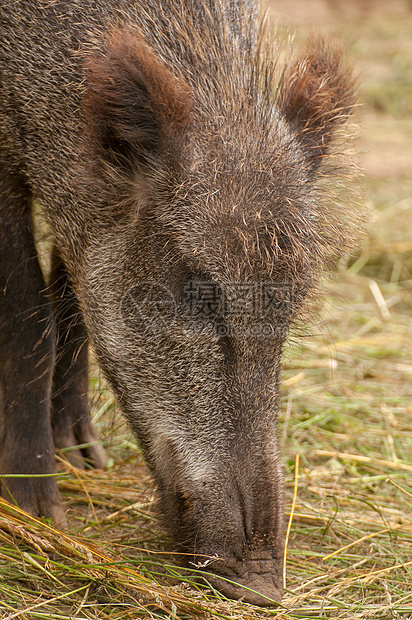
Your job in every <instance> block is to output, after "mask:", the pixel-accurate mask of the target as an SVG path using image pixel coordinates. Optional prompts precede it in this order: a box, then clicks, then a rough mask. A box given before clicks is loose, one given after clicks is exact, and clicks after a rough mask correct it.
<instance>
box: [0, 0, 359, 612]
mask: <svg viewBox="0 0 412 620" xmlns="http://www.w3.org/2000/svg"><path fill="white" fill-rule="evenodd" d="M0 32H1V42H2V43H1V46H0V79H1V84H0V174H1V178H0V217H1V222H2V226H1V228H0V266H1V268H0V294H1V296H0V435H1V440H0V474H1V473H3V474H4V473H8V472H18V473H32V472H35V473H44V472H52V471H53V459H52V441H53V440H54V443H55V445H57V446H58V447H59V446H60V447H67V446H69V445H71V444H74V443H76V442H78V441H80V442H81V441H82V440H86V441H88V440H89V439H93V438H94V433H93V429H92V428H91V426H90V420H89V416H88V408H87V403H86V397H85V392H86V389H87V376H86V370H87V368H86V364H87V354H86V353H87V352H86V347H85V343H86V333H87V336H88V338H89V339H90V341H91V344H92V346H93V348H94V351H95V354H96V357H97V359H98V361H99V364H100V366H101V368H102V369H103V371H104V373H105V375H106V377H107V378H108V380H109V382H110V384H111V386H112V388H113V390H114V392H115V393H116V395H117V398H118V400H119V403H120V405H121V406H122V408H123V411H124V413H125V415H126V417H127V419H128V421H129V422H130V425H131V427H132V429H133V431H134V433H135V434H136V437H137V438H138V439H139V441H140V444H141V446H142V449H143V452H144V454H145V458H146V461H147V464H148V466H149V468H150V470H151V472H152V474H153V476H154V478H155V481H156V484H157V487H158V490H159V497H160V503H161V508H162V511H163V514H164V517H165V523H166V525H167V527H168V528H169V530H170V531H171V533H172V534H173V536H174V538H175V540H176V543H177V544H178V545H179V548H180V549H181V550H183V551H184V552H185V553H186V554H187V556H188V557H189V558H190V559H191V561H192V562H193V561H194V562H203V561H204V559H205V556H212V557H214V559H213V561H212V562H211V563H210V564H208V566H207V570H210V575H209V577H208V579H209V580H210V581H211V582H212V583H213V584H214V585H216V586H217V587H219V588H220V589H221V590H222V591H223V592H224V593H226V594H227V595H229V596H232V597H241V596H243V595H245V598H246V599H247V600H248V601H250V602H254V603H258V604H262V605H268V604H271V601H272V602H273V600H279V599H280V597H281V592H282V584H281V573H282V556H283V533H282V519H283V484H282V467H281V460H280V457H279V447H278V438H277V406H278V400H279V376H280V362H281V352H282V346H283V343H284V341H285V339H286V337H287V334H288V330H289V327H290V325H291V323H292V322H293V321H296V320H297V319H298V318H299V317H300V316H301V314H302V309H303V308H304V307H305V303H304V302H305V300H306V299H307V298H308V296H310V295H311V294H312V295H313V291H315V290H316V285H317V282H318V280H319V278H320V277H321V275H322V273H323V271H325V270H327V269H329V268H330V267H331V266H332V265H333V264H334V262H335V261H336V259H337V258H339V257H340V256H342V255H343V254H344V252H345V249H346V248H347V247H348V246H349V245H350V243H351V238H352V234H353V229H354V226H353V221H354V220H353V217H352V215H353V211H351V210H349V209H348V208H347V204H346V203H345V202H342V201H341V200H340V197H338V196H335V195H334V193H333V183H329V184H328V179H330V180H331V181H333V180H334V179H335V178H336V176H337V175H338V170H339V167H338V166H337V165H336V162H334V165H331V163H330V162H331V161H332V162H333V156H334V154H335V152H336V151H338V150H339V149H338V143H337V140H336V136H337V134H338V133H339V131H340V130H341V129H342V125H343V123H344V122H345V121H346V120H347V118H348V116H349V114H350V109H351V106H352V103H353V101H354V87H353V81H352V77H351V73H350V71H349V69H348V68H347V67H346V65H345V62H344V61H343V60H342V58H341V54H340V52H339V51H337V48H335V47H334V46H333V45H331V44H330V43H325V42H322V41H315V40H314V41H313V42H312V43H311V44H310V46H309V49H308V51H307V52H305V53H304V54H303V56H302V57H301V58H298V59H297V60H296V61H293V60H288V61H287V62H286V68H285V70H284V71H283V76H282V75H281V76H280V77H279V73H281V71H280V68H279V67H278V62H279V60H278V54H277V51H276V48H275V47H274V45H273V41H271V39H270V37H269V36H268V34H267V31H266V30H265V28H264V23H263V18H262V17H261V15H260V14H259V11H258V9H257V7H256V6H255V5H254V3H253V2H252V1H251V0H236V1H233V0H162V1H161V2H158V0H144V1H143V0H135V1H134V2H130V1H129V0H116V2H111V0H96V1H95V2H88V3H85V2H84V1H83V0H71V1H70V2H67V3H66V2H61V1H60V0H15V1H14V2H11V3H6V4H5V5H4V6H2V10H1V12H0ZM330 156H332V158H331V157H330ZM33 198H35V199H36V200H37V201H40V202H41V203H42V204H43V207H44V212H45V215H46V218H47V220H48V222H49V224H50V227H51V231H52V233H53V236H54V243H55V246H54V252H53V255H54V258H53V269H52V286H51V287H50V291H49V292H50V296H51V299H50V298H49V296H48V295H45V294H44V288H45V284H44V281H43V276H42V274H41V271H40V268H39V264H38V260H37V257H36V256H35V249H34V243H33V234H32V230H31V220H30V203H31V200H32V199H33ZM351 218H352V219H351ZM348 224H349V225H348ZM23 319H24V320H23ZM45 327H47V330H46V329H45ZM77 374H78V375H79V376H78V380H77V381H76V375H77ZM83 456H86V458H89V459H91V460H92V462H93V463H94V464H95V465H97V466H98V465H101V464H102V460H103V458H104V455H103V456H102V454H101V452H100V451H99V449H97V448H95V449H93V448H91V449H90V450H89V451H88V453H87V454H86V455H84V454H81V453H80V452H77V453H75V458H76V459H77V462H78V463H80V464H82V460H81V459H82V457H83ZM9 480H10V481H9V482H7V485H6V483H5V482H4V481H3V482H2V486H1V490H0V492H1V494H2V495H3V496H4V497H8V498H14V500H15V501H17V502H18V503H19V504H20V505H22V506H24V507H25V508H26V509H27V510H29V511H30V512H32V513H34V514H46V515H57V516H58V515H59V514H60V510H61V507H60V505H59V501H60V500H59V494H58V490H57V486H56V484H55V481H54V480H53V479H51V478H46V479H41V478H39V479H36V480H35V481H33V480H32V479H24V478H23V479H22V478H19V479H13V478H10V479H9ZM222 576H223V577H224V578H228V579H229V580H230V582H234V583H228V582H227V581H224V580H222V579H221V578H220V577H222ZM243 586H247V587H249V588H252V589H255V590H256V591H257V592H256V593H253V592H250V591H247V590H246V591H245V590H244V588H243ZM265 597H266V598H265Z"/></svg>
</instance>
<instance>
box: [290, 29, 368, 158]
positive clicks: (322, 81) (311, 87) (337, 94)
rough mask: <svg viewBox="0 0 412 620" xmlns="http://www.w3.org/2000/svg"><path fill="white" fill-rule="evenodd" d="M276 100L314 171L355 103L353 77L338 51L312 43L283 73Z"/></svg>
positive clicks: (330, 45)
mask: <svg viewBox="0 0 412 620" xmlns="http://www.w3.org/2000/svg"><path fill="white" fill-rule="evenodd" d="M278 97H279V99H278V101H279V106H280V109H281V112H282V113H283V115H284V117H285V118H286V120H287V122H288V123H289V125H290V126H291V127H292V129H293V130H295V131H296V137H297V138H298V140H299V141H300V142H301V144H302V147H303V149H304V151H305V153H306V155H307V157H308V160H309V163H310V167H311V168H312V170H317V169H318V168H319V166H320V164H321V162H322V157H323V156H324V155H326V154H327V152H328V148H329V146H330V144H331V142H332V140H333V137H334V132H335V130H336V129H337V128H338V127H339V126H340V125H342V124H344V123H345V122H346V121H347V119H348V117H349V115H350V113H351V110H352V107H353V105H354V103H355V99H356V94H355V86H354V81H353V78H352V73H351V70H350V69H349V68H348V67H347V66H346V65H345V63H344V62H343V60H342V53H341V50H339V49H338V48H337V47H336V45H334V44H333V43H332V42H326V41H323V40H316V39H312V40H311V41H310V42H309V44H308V46H307V50H306V54H305V55H304V56H303V57H302V58H299V59H297V60H296V61H295V62H294V63H293V64H291V65H290V66H289V67H288V68H287V69H286V71H285V73H284V75H283V79H282V82H281V85H280V88H279V95H278Z"/></svg>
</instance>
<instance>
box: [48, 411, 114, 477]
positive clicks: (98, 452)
mask: <svg viewBox="0 0 412 620" xmlns="http://www.w3.org/2000/svg"><path fill="white" fill-rule="evenodd" d="M53 441H54V445H55V448H56V449H57V450H64V451H65V457H66V459H67V460H68V461H69V463H71V465H74V466H75V467H77V469H85V463H87V464H89V465H91V466H92V467H94V468H95V469H104V467H105V464H106V461H107V456H106V452H105V450H104V448H103V446H102V445H101V444H100V443H99V438H98V435H97V433H96V431H95V429H94V428H93V425H92V423H91V422H90V420H88V421H87V422H86V423H80V422H78V423H77V424H73V425H72V426H69V425H67V427H66V428H61V427H60V428H54V429H53ZM84 444H90V445H88V446H87V448H76V446H82V445H84Z"/></svg>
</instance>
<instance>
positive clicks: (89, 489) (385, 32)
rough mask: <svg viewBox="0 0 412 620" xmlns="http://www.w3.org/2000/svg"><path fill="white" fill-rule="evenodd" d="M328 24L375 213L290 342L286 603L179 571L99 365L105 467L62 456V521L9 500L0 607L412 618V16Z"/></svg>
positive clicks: (95, 401)
mask: <svg viewBox="0 0 412 620" xmlns="http://www.w3.org/2000/svg"><path fill="white" fill-rule="evenodd" d="M345 20H346V21H345ZM332 28H333V29H334V30H335V31H336V32H338V33H339V34H340V35H341V36H342V37H343V39H344V40H345V41H346V42H347V44H348V46H349V47H350V50H351V54H352V56H353V57H354V58H355V62H356V66H357V68H358V69H359V71H360V73H361V78H360V83H361V87H362V99H363V104H364V105H363V111H362V126H363V132H362V134H361V138H360V151H361V152H363V155H362V161H361V163H362V165H363V167H364V168H365V170H366V180H365V185H366V191H365V196H366V198H365V204H367V206H368V207H369V209H370V213H371V216H370V219H369V222H368V231H367V235H366V238H365V240H364V242H363V250H362V251H359V252H358V254H357V255H356V256H354V257H353V258H352V259H351V261H350V262H349V263H348V264H345V265H340V268H339V271H338V274H337V276H336V278H335V280H333V282H331V283H329V284H328V285H327V292H326V296H325V300H324V302H323V308H322V311H321V317H320V320H319V321H318V323H317V324H316V325H313V326H312V327H311V330H310V332H309V331H308V335H307V336H306V337H305V338H304V339H303V341H301V342H300V344H299V345H298V346H296V345H295V346H291V347H290V348H289V349H288V350H287V351H286V353H285V365H284V373H283V392H282V408H281V427H280V434H281V438H282V443H283V444H284V445H283V454H284V464H285V471H286V497H287V502H286V520H287V521H288V520H290V524H291V528H290V533H289V535H288V540H287V562H286V593H285V597H284V600H283V601H282V606H281V607H278V608H273V609H272V610H262V609H259V608H255V607H253V606H251V605H247V604H243V603H241V602H231V601H227V600H225V599H224V597H222V596H221V595H219V594H218V593H217V592H215V591H213V590H211V589H210V588H207V586H205V584H204V582H203V583H202V575H201V570H193V571H188V570H184V569H182V568H180V567H179V564H178V560H179V558H178V556H177V554H176V553H175V550H174V548H173V543H172V542H171V541H170V540H169V539H168V537H167V535H166V534H165V532H164V530H163V529H162V525H161V522H160V520H159V517H158V514H157V511H156V495H155V492H154V489H153V485H152V482H151V480H150V478H149V477H148V475H147V472H146V470H145V468H144V464H143V462H142V457H141V454H140V452H139V450H138V448H137V446H136V444H135V441H134V439H133V437H132V435H131V434H130V431H129V430H128V428H127V427H126V425H125V423H124V422H123V420H122V418H121V417H120V415H119V412H118V410H117V408H116V405H115V403H114V401H113V399H112V396H111V394H110V392H108V391H107V389H106V388H105V386H104V384H103V383H102V382H101V381H100V379H99V374H98V373H97V372H95V373H93V375H92V378H91V397H92V405H93V413H94V418H95V422H96V425H97V426H98V428H99V430H100V431H101V434H102V438H103V442H104V444H105V447H106V449H107V451H108V453H109V455H110V462H109V467H108V469H107V470H105V471H104V472H97V471H83V472H81V471H77V470H73V469H71V468H70V467H69V466H68V465H67V464H64V463H62V462H60V464H59V474H58V480H59V486H60V489H61V492H62V494H63V497H64V500H65V503H66V506H67V514H68V520H69V529H68V530H67V531H66V532H60V531H58V530H56V529H54V528H53V527H52V525H51V524H50V523H48V522H46V521H44V520H43V521H40V520H37V519H34V518H32V517H30V516H28V515H26V514H24V513H22V512H21V511H20V510H19V509H18V508H15V507H12V506H10V505H9V504H7V503H5V502H0V520H1V529H0V618H2V619H6V618H8V619H9V620H11V619H12V618H22V619H26V620H28V619H32V618H44V619H46V618H47V619H59V620H66V619H67V620H68V619H69V618H70V619H71V618H73V619H76V620H83V619H96V618H98V619H105V618H110V619H111V620H117V619H120V618H122V619H123V618H182V619H184V618H225V619H226V618H227V619H229V618H230V619H242V620H244V619H248V618H279V619H284V620H287V619H292V618H293V619H295V618H296V619H305V618H306V619H309V618H310V619H317V618H319V619H320V618H322V619H325V618H330V619H335V618H347V619H351V620H352V619H359V620H366V619H372V620H377V619H385V620H387V619H390V618H394V619H395V618H396V619H400V618H403V619H407V618H412V400H411V396H412V382H411V379H412V321H411V313H412V311H411V308H412V304H411V301H412V299H411V298H412V242H411V239H410V230H411V229H412V179H411V176H410V170H411V169H412V149H411V146H412V122H411V121H410V112H411V110H412V89H411V86H410V85H411V72H412V61H411V58H412V56H411V51H412V50H411V47H412V43H411V41H412V15H411V14H406V15H403V16H398V17H395V16H393V17H391V18H384V17H383V16H382V15H378V14H376V15H371V16H369V17H367V18H365V19H363V20H360V19H355V20H352V21H348V18H345V19H342V20H341V21H340V24H339V26H337V25H336V24H334V23H332ZM297 455H298V458H297ZM294 496H295V500H296V501H295V504H294V506H293V509H292V499H293V497H294Z"/></svg>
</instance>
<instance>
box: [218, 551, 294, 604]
mask: <svg viewBox="0 0 412 620" xmlns="http://www.w3.org/2000/svg"><path fill="white" fill-rule="evenodd" d="M265 556H266V557H265ZM281 568H282V566H281V562H280V561H278V560H277V559H276V558H272V557H271V552H270V551H268V552H266V554H262V553H260V554H259V556H258V558H254V557H253V556H252V557H249V558H248V559H246V560H244V561H240V562H236V563H233V562H229V563H226V564H225V562H224V561H223V562H221V561H218V562H217V563H216V566H215V565H214V564H212V565H211V566H210V570H214V571H215V572H214V573H213V574H210V575H208V576H207V581H208V582H209V583H210V585H211V586H213V587H214V588H216V589H217V590H219V592H221V593H222V594H224V595H225V596H227V597H228V598H231V599H243V600H244V601H246V602H247V603H251V604H252V605H259V606H260V607H273V606H274V605H276V603H279V602H280V600H281V598H282V595H283V588H282V585H281V575H282V570H281ZM219 575H221V576H222V577H223V579H222V578H220V577H219Z"/></svg>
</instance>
